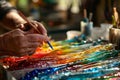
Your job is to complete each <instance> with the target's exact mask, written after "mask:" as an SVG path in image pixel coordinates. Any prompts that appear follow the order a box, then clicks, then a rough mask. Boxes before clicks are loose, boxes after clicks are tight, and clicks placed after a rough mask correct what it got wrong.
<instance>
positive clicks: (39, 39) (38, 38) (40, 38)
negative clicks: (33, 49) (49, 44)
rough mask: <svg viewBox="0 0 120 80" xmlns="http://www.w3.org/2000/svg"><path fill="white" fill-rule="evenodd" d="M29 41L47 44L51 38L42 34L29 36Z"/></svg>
mask: <svg viewBox="0 0 120 80" xmlns="http://www.w3.org/2000/svg"><path fill="white" fill-rule="evenodd" d="M27 38H28V41H30V42H46V41H49V38H48V37H47V36H44V35H40V34H29V35H27Z"/></svg>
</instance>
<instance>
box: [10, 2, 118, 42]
mask: <svg viewBox="0 0 120 80" xmlns="http://www.w3.org/2000/svg"><path fill="white" fill-rule="evenodd" d="M8 1H9V2H10V3H11V4H12V5H13V6H15V7H16V8H17V9H18V10H21V11H22V12H23V13H24V15H25V16H27V17H28V18H30V19H34V20H37V21H39V22H43V24H44V26H45V27H46V28H47V30H48V35H49V36H50V37H51V38H52V39H54V40H63V39H66V32H67V31H69V30H79V31H80V30H81V25H80V21H82V20H83V19H84V18H85V17H87V18H89V14H90V13H92V14H93V16H92V18H91V21H93V24H94V27H99V26H100V24H101V23H112V15H113V7H114V6H115V7H117V10H118V13H119V12H120V10H119V9H120V5H119V3H120V0H8ZM84 9H86V15H85V13H84Z"/></svg>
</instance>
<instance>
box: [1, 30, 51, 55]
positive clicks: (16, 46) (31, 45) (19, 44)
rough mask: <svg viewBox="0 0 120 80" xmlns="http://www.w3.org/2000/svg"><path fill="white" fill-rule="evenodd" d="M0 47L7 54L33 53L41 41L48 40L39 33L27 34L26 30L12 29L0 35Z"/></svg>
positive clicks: (40, 44)
mask: <svg viewBox="0 0 120 80" xmlns="http://www.w3.org/2000/svg"><path fill="white" fill-rule="evenodd" d="M0 39H1V41H0V42H1V46H2V47H1V48H0V51H6V53H7V52H8V53H9V54H3V55H14V56H23V55H30V54H33V53H34V52H35V50H36V48H37V47H38V46H42V44H43V42H46V41H48V40H49V38H48V37H47V36H45V35H41V34H34V33H33V34H28V32H25V31H22V30H20V29H15V30H12V31H10V32H8V33H5V34H3V35H1V38H0Z"/></svg>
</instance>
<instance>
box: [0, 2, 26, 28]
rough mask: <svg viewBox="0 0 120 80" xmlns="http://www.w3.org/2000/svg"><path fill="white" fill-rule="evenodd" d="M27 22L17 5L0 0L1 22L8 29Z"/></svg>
mask: <svg viewBox="0 0 120 80" xmlns="http://www.w3.org/2000/svg"><path fill="white" fill-rule="evenodd" d="M21 23H25V21H24V20H23V19H22V18H21V17H20V16H19V14H18V13H17V10H16V9H15V7H13V6H12V5H11V4H10V3H9V2H6V0H0V24H1V25H3V27H5V28H7V29H10V30H11V29H14V28H16V25H18V24H21Z"/></svg>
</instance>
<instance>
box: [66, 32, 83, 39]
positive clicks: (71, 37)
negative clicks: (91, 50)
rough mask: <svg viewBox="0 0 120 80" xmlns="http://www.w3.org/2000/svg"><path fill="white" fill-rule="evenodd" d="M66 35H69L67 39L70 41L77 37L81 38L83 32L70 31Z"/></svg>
mask: <svg viewBox="0 0 120 80" xmlns="http://www.w3.org/2000/svg"><path fill="white" fill-rule="evenodd" d="M66 35H67V39H68V40H70V39H73V38H74V37H76V36H80V35H81V32H80V31H77V30H70V31H67V32H66Z"/></svg>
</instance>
